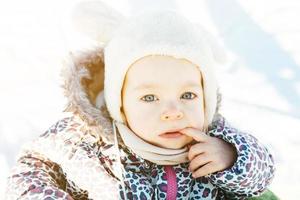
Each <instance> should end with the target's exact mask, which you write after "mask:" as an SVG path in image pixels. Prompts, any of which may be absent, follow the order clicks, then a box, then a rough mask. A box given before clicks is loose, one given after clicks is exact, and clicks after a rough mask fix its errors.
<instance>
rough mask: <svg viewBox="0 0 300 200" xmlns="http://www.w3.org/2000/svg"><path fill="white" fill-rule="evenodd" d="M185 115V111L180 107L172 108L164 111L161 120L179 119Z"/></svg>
mask: <svg viewBox="0 0 300 200" xmlns="http://www.w3.org/2000/svg"><path fill="white" fill-rule="evenodd" d="M182 117H183V113H182V112H181V111H180V110H178V109H172V110H169V111H166V112H164V113H163V114H162V115H161V120H163V121H166V120H178V119H181V118H182Z"/></svg>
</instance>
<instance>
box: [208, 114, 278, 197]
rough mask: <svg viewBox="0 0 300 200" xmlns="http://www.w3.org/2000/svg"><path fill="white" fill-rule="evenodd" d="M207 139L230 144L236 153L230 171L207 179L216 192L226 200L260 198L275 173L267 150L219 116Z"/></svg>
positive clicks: (227, 170)
mask: <svg viewBox="0 0 300 200" xmlns="http://www.w3.org/2000/svg"><path fill="white" fill-rule="evenodd" d="M209 135H211V136H214V137H218V138H220V139H223V140H224V141H226V142H228V143H230V144H232V145H233V146H234V147H235V148H236V151H237V160H236V162H235V163H234V165H233V166H232V167H231V168H229V169H226V170H224V171H219V172H215V173H213V174H210V175H207V178H208V179H209V180H210V181H211V183H212V184H213V185H215V186H216V187H218V188H220V189H221V190H222V191H223V192H224V193H225V196H226V197H227V198H228V199H244V198H243V197H254V196H259V195H260V194H262V193H263V192H264V191H265V190H266V189H267V186H268V185H269V184H270V183H271V181H272V179H273V177H274V172H275V167H274V159H273V156H272V155H271V154H270V152H269V151H268V149H267V148H266V147H265V146H263V145H262V144H261V143H260V142H259V141H258V140H257V139H256V138H255V137H254V136H252V135H250V134H247V133H244V132H241V131H239V130H237V129H236V128H233V127H231V126H230V124H229V123H228V122H227V121H226V120H225V118H224V117H222V116H221V115H218V120H216V121H215V123H213V127H212V129H211V130H209Z"/></svg>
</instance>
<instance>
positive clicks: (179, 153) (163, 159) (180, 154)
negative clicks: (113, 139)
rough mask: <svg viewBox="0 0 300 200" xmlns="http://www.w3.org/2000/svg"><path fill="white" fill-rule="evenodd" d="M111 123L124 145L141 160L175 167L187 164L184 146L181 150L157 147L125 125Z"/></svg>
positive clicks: (186, 150) (186, 153) (186, 149)
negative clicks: (116, 129)
mask: <svg viewBox="0 0 300 200" xmlns="http://www.w3.org/2000/svg"><path fill="white" fill-rule="evenodd" d="M113 123H114V124H115V125H116V127H117V128H118V131H119V133H120V136H121V138H122V139H123V141H124V144H125V145H126V146H127V147H129V148H130V149H131V150H132V151H133V152H134V153H135V154H137V155H138V156H140V157H142V158H143V159H146V160H149V161H151V162H153V163H156V164H158V165H177V164H180V163H186V162H189V160H188V148H187V147H186V146H185V147H184V148H181V149H167V148H163V147H158V146H155V145H153V144H150V143H149V142H147V141H145V140H143V139H141V138H140V137H138V136H137V135H136V134H135V133H134V132H133V131H132V130H130V128H128V126H126V125H125V124H122V123H119V122H117V121H114V122H113ZM114 130H115V129H114ZM114 134H116V133H114Z"/></svg>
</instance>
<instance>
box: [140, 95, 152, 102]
mask: <svg viewBox="0 0 300 200" xmlns="http://www.w3.org/2000/svg"><path fill="white" fill-rule="evenodd" d="M141 99H142V100H145V101H147V102H151V101H153V100H154V95H153V94H149V95H145V96H143V97H142V98H141Z"/></svg>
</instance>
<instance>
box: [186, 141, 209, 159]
mask: <svg viewBox="0 0 300 200" xmlns="http://www.w3.org/2000/svg"><path fill="white" fill-rule="evenodd" d="M205 146H206V144H204V143H197V144H194V145H192V146H191V147H190V149H189V152H188V159H189V160H193V159H194V157H196V156H197V155H198V154H201V153H204V152H205Z"/></svg>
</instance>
